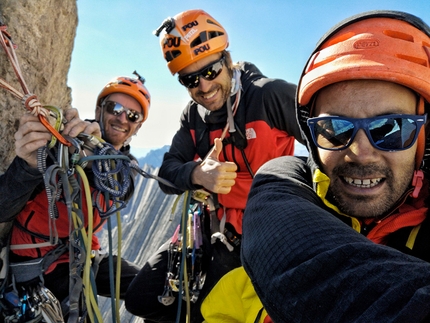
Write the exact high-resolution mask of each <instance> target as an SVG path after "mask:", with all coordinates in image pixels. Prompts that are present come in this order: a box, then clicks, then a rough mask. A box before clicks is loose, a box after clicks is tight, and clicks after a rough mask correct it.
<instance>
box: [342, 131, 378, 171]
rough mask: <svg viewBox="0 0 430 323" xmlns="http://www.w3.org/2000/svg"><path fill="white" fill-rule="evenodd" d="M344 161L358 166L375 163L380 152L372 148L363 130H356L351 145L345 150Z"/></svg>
mask: <svg viewBox="0 0 430 323" xmlns="http://www.w3.org/2000/svg"><path fill="white" fill-rule="evenodd" d="M347 150H348V153H347V154H346V157H345V158H346V159H347V160H348V161H350V162H355V163H358V164H366V163H371V162H375V161H376V160H377V159H378V156H379V153H380V150H379V149H377V148H375V147H373V146H372V144H371V143H370V141H369V138H368V137H367V135H366V132H365V131H364V130H363V129H360V130H358V132H357V134H356V135H355V138H354V140H353V141H352V143H351V145H350V146H349V147H348V148H347Z"/></svg>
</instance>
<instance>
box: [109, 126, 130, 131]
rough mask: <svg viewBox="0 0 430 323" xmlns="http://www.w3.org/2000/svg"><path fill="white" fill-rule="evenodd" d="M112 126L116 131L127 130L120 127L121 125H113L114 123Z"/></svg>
mask: <svg viewBox="0 0 430 323" xmlns="http://www.w3.org/2000/svg"><path fill="white" fill-rule="evenodd" d="M112 128H113V129H115V130H116V131H120V132H127V130H126V129H124V128H121V127H118V126H114V125H112Z"/></svg>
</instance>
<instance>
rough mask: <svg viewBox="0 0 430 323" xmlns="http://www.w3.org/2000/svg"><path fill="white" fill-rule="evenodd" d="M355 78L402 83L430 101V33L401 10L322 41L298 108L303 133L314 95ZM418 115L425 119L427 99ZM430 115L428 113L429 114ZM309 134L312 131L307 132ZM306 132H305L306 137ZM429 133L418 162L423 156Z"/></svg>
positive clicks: (368, 18)
mask: <svg viewBox="0 0 430 323" xmlns="http://www.w3.org/2000/svg"><path fill="white" fill-rule="evenodd" d="M355 79H375V80H382V81H389V82H394V83H398V84H400V85H403V86H405V87H408V88H410V89H412V90H413V91H415V92H416V93H418V94H419V95H420V96H421V97H423V98H424V99H425V101H427V105H428V102H430V28H429V26H428V25H426V24H425V23H424V22H423V21H422V20H421V19H419V18H418V17H415V16H413V15H411V14H407V13H404V12H398V11H370V12H365V13H362V14H359V15H356V16H353V17H351V18H349V19H346V20H344V21H342V22H340V23H339V24H337V25H336V26H335V27H333V29H332V30H330V31H329V32H328V33H326V34H325V35H324V36H323V37H322V38H321V39H320V41H319V42H318V44H317V46H316V49H315V50H314V52H313V53H312V55H311V57H310V58H309V60H308V62H307V64H306V66H305V69H304V71H303V73H302V77H301V78H300V82H299V85H298V90H297V109H298V116H299V122H300V124H301V127H302V129H306V128H307V127H306V118H307V117H311V116H312V115H311V112H312V111H311V110H310V109H311V105H312V101H313V100H312V98H313V97H314V95H315V94H316V93H317V92H318V91H319V90H321V89H322V88H323V87H326V86H328V85H330V84H333V83H336V82H341V81H346V80H355ZM420 101H422V103H421V104H419V107H418V108H417V114H424V113H425V108H424V106H425V105H424V103H423V100H420ZM427 112H428V111H427ZM306 131H307V129H306ZM306 131H305V132H306ZM424 147H425V136H424V129H422V133H421V134H420V137H419V139H418V150H417V163H420V162H421V160H422V157H423V154H424Z"/></svg>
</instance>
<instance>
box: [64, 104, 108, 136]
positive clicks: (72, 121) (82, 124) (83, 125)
mask: <svg viewBox="0 0 430 323" xmlns="http://www.w3.org/2000/svg"><path fill="white" fill-rule="evenodd" d="M64 118H65V119H66V120H67V123H66V124H65V125H64V129H63V131H62V134H63V135H65V136H70V137H72V138H74V137H76V136H77V135H79V134H80V133H86V134H88V135H93V136H96V137H101V132H100V126H99V124H98V123H97V122H89V121H84V120H81V119H80V118H79V113H78V110H76V109H74V108H72V109H68V110H66V111H65V112H64Z"/></svg>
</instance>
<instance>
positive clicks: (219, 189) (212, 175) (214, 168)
mask: <svg viewBox="0 0 430 323" xmlns="http://www.w3.org/2000/svg"><path fill="white" fill-rule="evenodd" d="M214 144H215V145H214V149H213V150H212V151H211V153H210V155H209V156H208V157H207V158H206V159H205V160H204V161H203V162H202V163H201V164H200V165H199V166H197V167H196V168H195V169H194V171H193V173H192V174H191V181H192V182H193V183H194V184H197V185H202V186H203V187H204V188H206V189H207V190H209V191H211V192H214V193H218V194H228V193H230V191H231V188H232V186H233V185H234V184H235V178H236V176H237V174H236V170H237V166H236V164H235V163H233V162H220V161H219V159H218V156H219V154H220V153H221V151H222V141H221V139H219V138H216V139H215V141H214Z"/></svg>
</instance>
